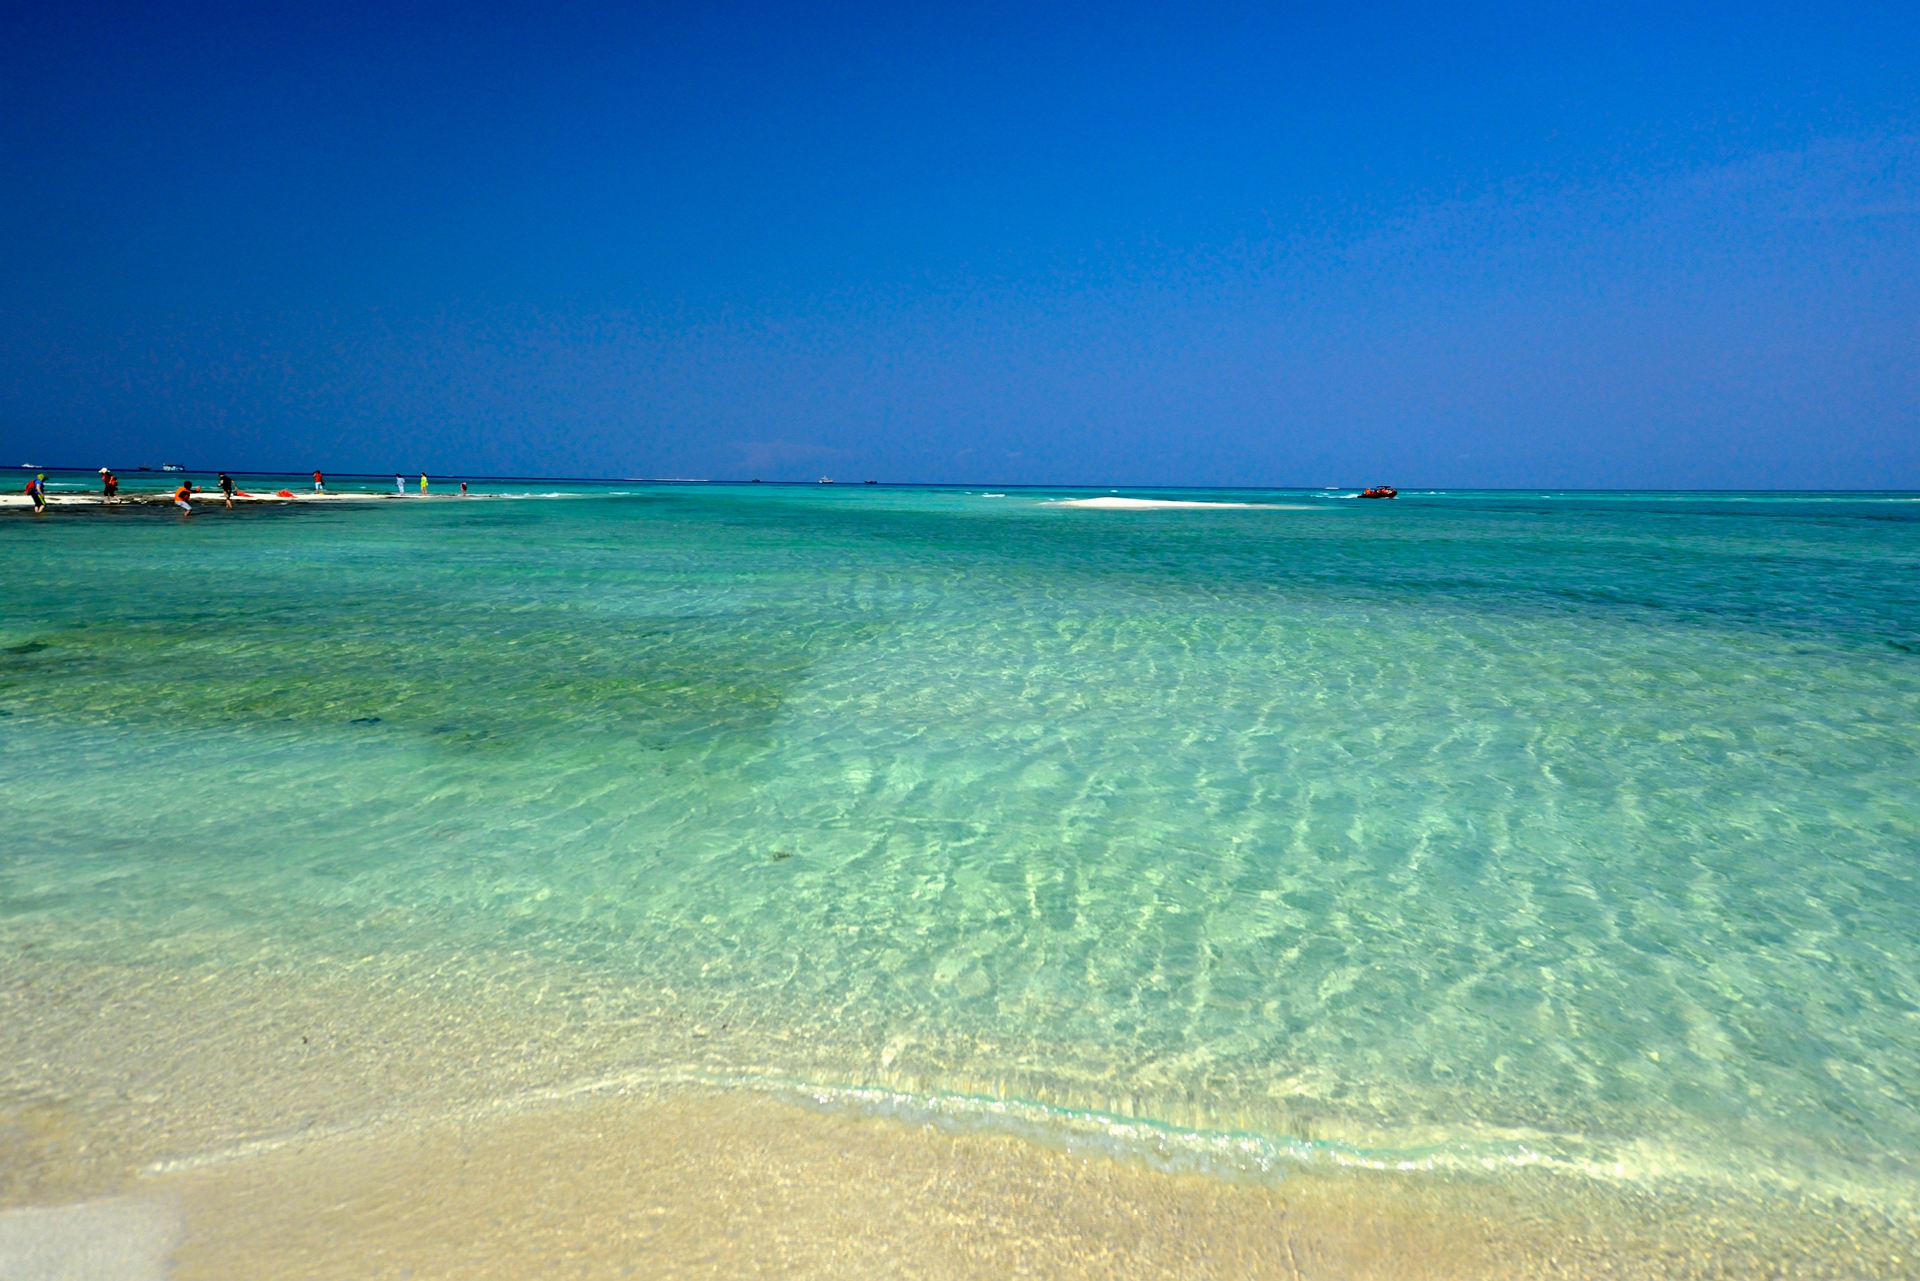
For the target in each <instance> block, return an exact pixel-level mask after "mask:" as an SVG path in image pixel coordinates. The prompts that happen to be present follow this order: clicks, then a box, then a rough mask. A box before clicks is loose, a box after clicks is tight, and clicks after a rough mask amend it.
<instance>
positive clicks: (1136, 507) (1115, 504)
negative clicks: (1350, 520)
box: [1046, 497, 1308, 512]
mask: <svg viewBox="0 0 1920 1281" xmlns="http://www.w3.org/2000/svg"><path fill="white" fill-rule="evenodd" d="M1046 506H1048V507H1097V508H1100V509H1102V510H1105V511H1129V512H1135V511H1158V510H1160V509H1162V508H1168V507H1258V508H1262V509H1265V510H1267V511H1306V510H1308V509H1307V508H1306V507H1304V506H1301V505H1299V504H1296V503H1203V502H1197V501H1193V500H1189V499H1184V498H1119V497H1108V498H1062V499H1060V500H1059V501H1057V502H1051V503H1048V504H1046Z"/></svg>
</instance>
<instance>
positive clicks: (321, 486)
mask: <svg viewBox="0 0 1920 1281" xmlns="http://www.w3.org/2000/svg"><path fill="white" fill-rule="evenodd" d="M313 492H314V493H316V494H324V493H326V492H327V478H326V477H325V476H322V475H321V474H320V473H319V472H315V473H313Z"/></svg>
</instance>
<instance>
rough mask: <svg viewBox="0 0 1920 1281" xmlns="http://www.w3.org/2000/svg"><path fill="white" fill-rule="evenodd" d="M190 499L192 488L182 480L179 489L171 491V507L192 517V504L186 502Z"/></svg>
mask: <svg viewBox="0 0 1920 1281" xmlns="http://www.w3.org/2000/svg"><path fill="white" fill-rule="evenodd" d="M192 497H193V486H192V485H189V484H188V483H187V482H186V481H184V480H183V481H181V482H180V488H178V489H176V490H174V491H173V505H174V506H175V507H178V508H179V509H180V510H181V511H183V512H185V513H186V514H187V515H189V516H191V515H193V504H191V503H189V502H188V501H187V500H188V499H189V498H192Z"/></svg>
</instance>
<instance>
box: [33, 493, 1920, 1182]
mask: <svg viewBox="0 0 1920 1281" xmlns="http://www.w3.org/2000/svg"><path fill="white" fill-rule="evenodd" d="M438 488H440V489H442V490H444V489H445V486H439V487H438ZM478 488H487V487H478ZM492 488H499V487H492ZM56 492H58V491H57V490H56ZM513 492H514V493H516V494H517V495H518V497H516V498H512V499H509V498H504V497H498V498H476V499H470V500H467V501H465V502H461V501H457V500H452V499H448V500H445V501H425V502H422V501H419V500H412V501H408V502H398V501H392V502H379V503H373V502H368V503H365V504H342V505H339V506H336V507H329V508H319V507H308V508H302V509H295V510H285V509H273V510H245V511H241V512H236V513H233V514H231V515H229V514H225V513H213V512H207V513H202V514H201V515H197V516H195V517H193V518H191V519H190V520H188V519H185V518H179V517H176V516H174V515H173V514H171V513H166V514H162V513H161V512H160V511H159V510H157V509H156V510H145V511H121V512H82V511H72V512H60V513H57V515H56V516H53V517H45V518H38V519H36V518H33V517H30V516H27V515H25V514H21V513H0V569H3V570H4V576H5V581H6V582H7V584H8V608H7V611H6V615H5V618H4V620H3V621H0V803H3V804H4V809H5V812H6V814H7V815H8V825H9V829H10V838H9V841H8V844H7V847H6V850H5V853H4V854H3V855H0V947H4V948H5V950H4V952H3V953H0V956H3V957H4V959H0V968H6V969H11V970H12V972H13V978H14V980H16V981H17V983H26V982H28V980H30V979H31V978H32V974H31V973H29V971H31V970H32V969H33V967H35V966H41V967H46V966H57V965H71V964H74V963H78V962H85V963H88V964H94V963H112V964H122V965H125V966H127V967H129V970H128V972H130V973H132V972H139V973H143V974H147V975H149V976H150V975H151V974H152V972H153V971H154V970H155V969H160V970H165V969H166V968H167V967H177V968H180V969H181V970H183V971H185V970H187V969H191V970H192V971H193V972H194V973H196V974H199V973H206V974H218V973H219V972H220V971H221V969H222V967H240V966H249V967H254V968H256V969H257V968H258V967H260V966H262V965H266V966H271V967H277V968H278V969H280V970H282V971H284V972H285V973H286V974H288V975H290V976H293V977H294V978H297V977H298V976H299V975H301V974H303V973H309V972H315V971H317V970H318V969H320V968H322V967H324V966H327V965H336V966H337V965H339V964H342V963H346V962H355V963H359V962H361V961H364V960H366V959H367V958H374V957H385V958H390V961H389V965H390V966H391V967H399V968H402V969H405V968H406V967H423V968H426V969H433V968H434V967H436V966H440V965H443V964H444V965H454V964H456V963H457V966H458V968H459V969H460V972H461V973H462V974H465V975H468V976H469V977H471V978H472V979H473V981H474V982H476V983H480V984H483V985H484V984H485V983H486V982H488V981H489V976H490V975H495V974H497V976H499V978H500V981H501V983H502V984H503V985H505V986H506V987H507V989H508V990H517V989H513V988H512V987H511V985H512V984H515V983H525V982H526V981H527V980H526V975H527V974H528V973H530V972H532V970H530V968H529V967H534V968H535V969H537V970H538V972H539V973H540V974H541V975H544V976H545V977H544V978H543V979H542V980H541V981H542V982H544V983H548V984H559V985H560V986H561V987H564V989H565V991H566V992H567V993H568V999H569V1000H570V1001H572V1003H573V1005H572V1009H573V1011H574V1012H573V1014H572V1015H571V1018H572V1020H573V1025H574V1026H575V1028H576V1030H577V1031H578V1033H579V1036H580V1038H581V1041H582V1043H593V1042H595V1041H596V1040H600V1039H606V1038H618V1037H622V1036H628V1035H629V1034H630V1033H631V1032H632V1030H633V1028H634V1027H635V1026H636V1025H637V1024H640V1023H644V1022H645V1021H646V1020H647V1019H650V1018H651V1019H668V1018H681V1019H684V1020H685V1021H686V1022H687V1024H688V1025H689V1026H692V1025H695V1024H697V1025H698V1027H699V1031H700V1033H701V1035H702V1036H703V1037H704V1038H706V1039H705V1040H704V1041H703V1046H704V1048H702V1049H701V1051H700V1053H699V1056H698V1057H699V1061H700V1064H701V1066H702V1070H704V1071H708V1072H710V1073H716V1072H717V1073H720V1074H722V1075H724V1074H725V1073H727V1072H729V1071H734V1072H738V1073H740V1074H743V1075H744V1074H753V1075H755V1076H757V1077H769V1076H772V1077H780V1078H783V1079H788V1080H793V1081H802V1082H809V1083H812V1084H815V1085H818V1086H822V1087H845V1088H848V1089H853V1090H858V1089H870V1090H877V1089H885V1090H889V1091H893V1093H891V1094H887V1095H884V1096H881V1095H877V1094H874V1095H862V1096H859V1097H868V1098H879V1097H885V1098H889V1099H896V1100H910V1101H917V1102H916V1103H914V1104H913V1106H920V1107H925V1108H931V1109H933V1110H936V1111H937V1110H939V1109H942V1108H949V1109H951V1108H960V1109H962V1110H964V1109H965V1108H966V1107H967V1106H972V1105H970V1104H968V1103H966V1100H968V1099H975V1100H979V1099H987V1098H993V1099H1000V1100H1004V1101H1005V1103H1004V1105H1002V1106H1001V1110H1002V1111H1003V1112H1005V1111H1006V1110H1007V1109H1008V1108H1011V1109H1012V1110H1013V1112H1015V1113H1018V1114H1019V1115H1020V1116H1022V1117H1024V1118H1026V1121H1023V1124H1026V1123H1031V1124H1035V1125H1045V1124H1047V1123H1048V1118H1049V1117H1053V1118H1057V1119H1058V1120H1059V1123H1060V1124H1062V1125H1070V1124H1075V1123H1092V1122H1088V1116H1089V1115H1091V1116H1092V1117H1093V1120H1094V1121H1095V1122H1098V1121H1100V1118H1131V1119H1132V1123H1133V1124H1134V1125H1135V1128H1138V1126H1146V1127H1149V1128H1152V1127H1156V1126H1157V1127H1160V1129H1161V1131H1162V1132H1163V1133H1165V1134H1168V1135H1175V1136H1178V1135H1182V1134H1187V1133H1188V1132H1192V1131H1199V1132H1202V1133H1203V1134H1205V1133H1213V1132H1221V1133H1231V1134H1233V1135H1236V1136H1238V1137H1237V1138H1235V1139H1234V1140H1233V1141H1232V1143H1231V1144H1228V1146H1229V1147H1233V1148H1234V1150H1235V1151H1244V1152H1247V1153H1253V1154H1254V1155H1253V1156H1250V1157H1249V1158H1248V1159H1249V1160H1257V1161H1264V1160H1267V1159H1269V1158H1270V1157H1271V1156H1272V1154H1273V1153H1275V1152H1280V1153H1283V1154H1284V1153H1286V1152H1289V1151H1292V1152H1317V1153H1322V1154H1325V1153H1332V1154H1335V1155H1336V1156H1338V1157H1339V1158H1340V1159H1345V1160H1353V1161H1360V1162H1369V1161H1380V1162H1386V1163H1389V1164H1393V1163H1402V1162H1411V1163H1414V1164H1416V1165H1418V1164H1420V1163H1423V1162H1426V1163H1435V1164H1447V1163H1450V1162H1451V1163H1467V1164H1473V1163H1486V1162H1494V1163H1498V1162H1502V1161H1520V1162H1529V1161H1537V1162H1547V1163H1562V1164H1565V1165H1566V1166H1568V1167H1569V1168H1572V1169H1578V1170H1583V1171H1587V1172H1590V1173H1592V1172H1598V1173H1602V1174H1606V1175H1608V1176H1609V1177H1623V1178H1640V1177H1656V1176H1670V1175H1671V1176H1683V1177H1686V1178H1691V1179H1705V1180H1715V1179H1724V1180H1734V1181H1741V1180H1748V1181H1751V1180H1761V1181H1772V1182H1774V1183H1778V1184H1780V1185H1782V1186H1794V1187H1802V1188H1814V1189H1825V1190H1836V1189H1837V1190H1840V1191H1842V1192H1845V1193H1846V1194H1847V1195H1850V1196H1858V1197H1867V1198H1876V1199H1879V1200H1882V1201H1884V1202H1885V1203H1887V1204H1889V1205H1894V1204H1904V1205H1910V1204H1911V1202H1912V1200H1913V1197H1914V1189H1915V1187H1916V1183H1917V1182H1920V1179H1917V1178H1916V1169H1915V1165H1914V1162H1915V1158H1916V1156H1920V885H1917V884H1916V876H1917V875H1920V500H1916V499H1915V498H1914V497H1913V496H1909V495H1898V494H1884V495H1793V496H1782V495H1761V494H1752V495H1672V494H1578V493H1462V492H1454V493H1434V494H1408V495H1405V496H1403V497H1402V498H1400V499H1399V500H1397V501H1394V502H1359V501H1353V500H1351V499H1349V498H1343V497H1338V496H1335V495H1332V494H1318V493H1301V492H1273V493H1248V492H1233V493H1220V494H1196V493H1191V492H1183V493H1180V494H1177V495H1173V494H1167V495H1162V496H1163V497H1178V498H1182V499H1188V500H1192V499H1200V500H1208V499H1212V500H1217V501H1230V502H1250V503H1261V504H1269V505H1267V506H1260V507H1253V508H1236V509H1201V510H1154V511H1111V510H1088V509H1083V508H1072V507H1062V506H1059V505H1056V504H1055V503H1054V502H1053V500H1057V499H1061V498H1069V497H1074V496H1075V495H1074V494H1073V493H1071V492H1068V491H1059V492H1040V491H1031V490H1013V491H1007V492H1005V493H1004V494H1002V493H1001V492H1000V491H993V492H994V494H995V495H996V496H991V497H990V496H987V493H986V492H985V491H980V490H972V491H967V490H962V489H952V490H904V489H891V488H877V487H858V488H853V487H846V486H838V487H833V488H827V487H817V488H808V489H799V488H785V487H771V486H752V487H749V486H736V487H723V486H698V487H696V486H682V487H665V486H656V487H642V486H624V487H623V486H602V487H594V486H558V487H540V486H533V487H527V486H520V487H515V489H514V491H513ZM1127 493H1129V494H1131V495H1135V496H1149V497H1150V496H1152V493H1151V491H1145V490H1130V491H1127ZM1079 496H1081V497H1085V496H1089V495H1086V494H1081V495H1079ZM436 958H457V962H456V961H455V960H445V961H443V960H437V959H436ZM489 967H493V968H491V969H490V968H489ZM22 975H25V978H22V977H21V976H22ZM21 990H25V989H24V988H22V989H21ZM536 998H537V994H536V997H529V998H528V999H529V1000H530V1001H531V1000H534V999H536ZM16 1008H17V1009H19V1010H24V1011H26V1015H24V1016H23V1017H31V1016H32V1013H33V1009H34V1007H33V1006H32V1005H31V1004H30V1003H29V1004H26V1005H20V1006H17V1007H16ZM663 1010H665V1011H667V1013H664V1014H663V1013H662V1011H663ZM236 1035H237V1034H236ZM623 1044H624V1042H623ZM634 1044H635V1045H640V1044H641V1042H638V1041H635V1042H634ZM97 1052H98V1050H97V1047H94V1048H92V1049H90V1050H89V1053H97ZM122 1052H124V1053H125V1054H126V1055H128V1056H130V1057H133V1056H138V1055H139V1054H140V1053H141V1052H142V1051H141V1047H140V1046H139V1045H138V1044H128V1045H126V1046H125V1047H123V1050H122ZM207 1052H208V1053H209V1054H214V1053H217V1052H218V1047H217V1046H209V1047H208V1051H207ZM661 1053H664V1051H661ZM647 1057H648V1052H647V1051H645V1050H643V1049H634V1050H633V1051H632V1052H631V1061H632V1063H633V1066H635V1067H636V1068H646V1067H649V1066H657V1067H661V1068H671V1067H675V1066H677V1064H676V1063H674V1062H666V1061H662V1062H658V1063H653V1064H649V1063H648V1062H647V1061H646V1060H647ZM562 1069H564V1064H563V1065H562ZM60 1070H61V1069H60V1066H59V1065H58V1064H55V1065H54V1066H53V1067H52V1068H51V1069H48V1071H50V1072H51V1073H52V1074H53V1075H52V1078H51V1079H54V1080H56V1081H57V1079H58V1075H59V1072H60ZM35 1079H36V1080H40V1081H41V1082H42V1083H43V1084H44V1082H45V1081H46V1080H47V1079H50V1078H48V1077H47V1076H46V1074H45V1073H44V1072H43V1073H42V1075H41V1076H40V1077H36V1078H35ZM182 1088H190V1085H183V1086H182ZM285 1088H287V1089H288V1090H290V1091H297V1090H298V1089H299V1088H300V1087H299V1084H298V1082H297V1081H294V1080H291V1079H290V1080H289V1082H288V1084H287V1085H286V1087H285ZM849 1097H854V1096H853V1095H849ZM1028 1105H1032V1106H1030V1107H1029V1106H1028ZM979 1106H980V1107H981V1108H985V1109H988V1110H991V1108H989V1105H987V1104H985V1103H981V1104H979ZM1023 1108H1024V1109H1025V1110H1024V1111H1022V1109H1023ZM1076 1117H1078V1118H1079V1120H1078V1121H1077V1122H1076V1120H1075V1118H1076ZM1101 1123H1105V1122H1101ZM1112 1124H1113V1126H1115V1127H1116V1128H1121V1129H1124V1128H1127V1127H1126V1126H1122V1125H1121V1122H1120V1121H1119V1120H1114V1121H1112ZM1169 1141H1172V1140H1169ZM1196 1141H1199V1140H1196ZM1236 1145H1237V1146H1236Z"/></svg>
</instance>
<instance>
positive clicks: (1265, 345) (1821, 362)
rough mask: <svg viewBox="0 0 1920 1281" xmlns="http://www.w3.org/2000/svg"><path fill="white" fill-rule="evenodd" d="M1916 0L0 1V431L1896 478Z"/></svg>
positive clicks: (1193, 470) (326, 460)
mask: <svg viewBox="0 0 1920 1281" xmlns="http://www.w3.org/2000/svg"><path fill="white" fill-rule="evenodd" d="M1916 73H1920V8H1916V7H1915V6H1913V5H1891V4H1889V5H1882V6H1872V5H1846V4H1840V5H1825V6H1795V7H1792V8H1788V7H1784V6H1781V7H1774V8H1769V7H1765V6H1754V5H1741V6H1734V5H1726V6H1713V7H1691V8H1681V9H1676V8H1675V7H1673V6H1645V7H1639V8H1636V7H1633V6H1625V5H1613V6H1603V7H1596V8H1592V9H1568V8H1565V7H1563V6H1537V5H1536V6H1513V7H1511V8H1500V7H1476V8H1456V9H1452V10H1436V9H1435V8H1433V7H1432V6H1408V7H1405V8H1403V9H1398V10H1384V9H1375V10H1371V11H1362V10H1360V9H1356V8H1355V7H1353V6H1335V5H1324V6H1319V7H1308V8H1291V9H1289V8H1284V7H1278V6H1273V5H1258V6H1255V5H1249V6H1239V7H1236V6H1212V7H1203V6H1195V5H1178V6H1176V5H1165V6H1159V7H1150V6H1140V5H1125V4H1122V5H1103V6H1030V5H1022V6H994V5H968V6H956V7H950V8H944V9H930V8H928V7H926V6H906V5H890V6H870V7H854V6H818V7H801V6H778V5H766V6H756V5H707V6H679V7H665V6H661V7H653V8H647V7H640V6H618V7H611V6H610V7H606V8H599V7H594V6H582V5H566V4H558V5H543V6H515V7H512V8H506V7H500V8H490V7H488V6H485V5H472V4H469V5H463V6H451V5H449V6H445V7H419V6H393V5H387V6H366V7H363V8H356V7H353V6H338V5H336V6H312V7H300V6H283V5H274V6H259V5H249V6H239V5H235V6H231V7H223V6H217V5H201V6H193V5H184V6H183V5H153V6H115V5H88V4H85V3H77V4H61V5H38V6H30V5H11V6H8V7H7V8H6V9H5V10H4V12H0V255H3V256H0V262H3V263H4V269H0V463H4V464H5V465H8V466H11V465H13V464H16V463H19V462H22V461H29V460H31V461H35V462H41V463H47V464H75V465H96V464H98V463H109V464H113V465H116V466H123V467H129V466H134V465H138V464H143V463H144V464H149V465H155V466H157V465H159V464H160V463H161V462H163V461H164V462H173V461H179V462H183V463H186V464H188V465H190V466H204V467H226V468H229V469H282V468H284V469H307V468H312V467H320V468H323V469H326V470H332V471H381V470H401V471H405V472H408V473H414V472H418V471H421V470H426V471H429V472H434V473H440V474H456V473H463V472H464V473H472V474H519V475H535V474H544V475H574V476H592V475H608V476H620V475H624V476H696V477H711V478H716V479H723V478H734V479H746V478H750V477H756V476H758V477H765V478H767V479H776V478H785V479H803V478H812V477H814V476H818V475H821V474H829V475H833V476H835V477H836V478H839V479H842V480H864V479H867V478H869V477H871V478H875V479H880V480H901V481H945V480H955V481H966V480H972V481H989V482H990V481H998V482H1013V483H1018V482H1034V483H1073V482H1081V483H1102V484H1152V483H1158V484H1170V485H1171V484H1192V485H1321V484H1341V485H1347V484H1354V483H1362V482H1376V481H1382V482H1391V483H1397V484H1401V485H1434V486H1469V485H1486V486H1503V485H1553V486H1594V487H1609V486H1659V487H1695V486H1699V487H1888V488H1902V487H1920V114H1917V113H1916V105H1917V104H1920V75H1917V74H1916Z"/></svg>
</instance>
